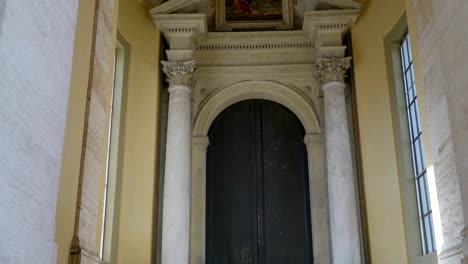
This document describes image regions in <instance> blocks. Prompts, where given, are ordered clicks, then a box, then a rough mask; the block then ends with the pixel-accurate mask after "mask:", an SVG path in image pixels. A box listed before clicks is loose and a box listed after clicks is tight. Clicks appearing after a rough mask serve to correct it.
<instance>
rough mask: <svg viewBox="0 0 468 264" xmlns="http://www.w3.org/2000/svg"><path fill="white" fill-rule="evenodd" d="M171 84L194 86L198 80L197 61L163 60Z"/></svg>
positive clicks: (164, 69)
mask: <svg viewBox="0 0 468 264" xmlns="http://www.w3.org/2000/svg"><path fill="white" fill-rule="evenodd" d="M161 63H162V65H163V71H164V73H165V74H166V76H167V81H168V82H169V86H173V85H184V86H188V87H191V88H193V87H194V86H195V83H196V81H197V71H196V67H197V63H196V62H195V61H194V60H191V61H185V62H183V61H161Z"/></svg>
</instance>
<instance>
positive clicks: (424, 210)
mask: <svg viewBox="0 0 468 264" xmlns="http://www.w3.org/2000/svg"><path fill="white" fill-rule="evenodd" d="M418 187H419V195H420V199H421V200H420V203H421V204H420V206H421V214H422V215H425V214H426V213H427V212H428V210H427V196H426V188H425V187H426V186H425V184H424V177H420V178H419V179H418Z"/></svg>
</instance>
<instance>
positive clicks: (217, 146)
mask: <svg viewBox="0 0 468 264" xmlns="http://www.w3.org/2000/svg"><path fill="white" fill-rule="evenodd" d="M208 135H209V139H210V146H209V147H208V155H207V186H206V190H207V193H206V194H207V199H206V263H208V264H211V263H213V264H215V263H216V264H219V263H221V264H224V263H226V264H227V263H230V264H264V263H268V264H275V263H278V264H280V263H281V264H288V263H291V264H292V263H294V264H300V263H312V262H313V260H312V259H313V258H312V235H311V225H310V198H309V183H308V181H309V178H308V171H307V155H306V149H305V145H304V143H303V139H304V135H305V132H304V128H303V126H302V124H301V122H300V121H299V119H298V118H297V117H296V116H295V115H294V114H293V113H292V112H291V111H289V110H288V109H287V108H285V107H284V106H282V105H280V104H278V103H274V102H271V101H266V100H247V101H242V102H239V103H236V104H234V105H231V106H230V107H228V108H227V109H225V110H224V111H223V112H222V113H221V114H219V115H218V117H217V118H216V119H215V121H214V122H213V124H212V126H211V128H210V131H209V134H208Z"/></svg>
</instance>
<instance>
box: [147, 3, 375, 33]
mask: <svg viewBox="0 0 468 264" xmlns="http://www.w3.org/2000/svg"><path fill="white" fill-rule="evenodd" d="M143 1H145V2H146V3H147V4H148V5H149V6H150V13H151V15H158V14H188V13H199V14H205V15H206V19H207V25H208V31H232V30H246V31H249V30H253V31H255V30H262V25H263V24H262V23H264V21H260V22H259V23H256V21H246V22H245V23H244V21H240V22H235V23H229V22H227V19H226V17H225V16H226V14H227V8H226V7H222V8H220V7H219V4H221V5H226V6H227V3H229V2H228V1H227V0H143ZM217 1H218V2H219V3H218V5H217ZM233 1H236V0H233ZM240 1H250V2H252V1H255V0H240ZM257 1H258V0H257ZM261 1H263V0H261ZM277 1H278V0H277ZM279 1H280V2H281V1H283V4H282V5H283V7H284V6H285V5H287V6H288V8H287V9H284V8H283V12H282V15H283V18H282V20H281V21H279V22H277V23H276V24H275V23H271V25H270V24H268V23H264V24H268V26H265V27H264V29H267V30H274V29H282V30H284V29H301V28H302V26H303V22H304V14H305V13H306V12H310V11H318V10H351V9H352V10H359V9H361V7H362V5H363V3H364V2H365V1H366V0H279ZM286 3H287V4H286ZM220 18H221V22H220V21H219V20H220Z"/></svg>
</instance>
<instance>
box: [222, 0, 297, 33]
mask: <svg viewBox="0 0 468 264" xmlns="http://www.w3.org/2000/svg"><path fill="white" fill-rule="evenodd" d="M292 28H293V12H292V0H216V30H217V31H235V30H262V29H263V30H265V29H292Z"/></svg>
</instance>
